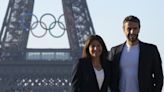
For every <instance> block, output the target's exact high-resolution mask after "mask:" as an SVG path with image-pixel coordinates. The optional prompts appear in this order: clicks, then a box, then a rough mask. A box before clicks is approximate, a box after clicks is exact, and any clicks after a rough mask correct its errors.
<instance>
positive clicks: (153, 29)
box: [0, 0, 164, 61]
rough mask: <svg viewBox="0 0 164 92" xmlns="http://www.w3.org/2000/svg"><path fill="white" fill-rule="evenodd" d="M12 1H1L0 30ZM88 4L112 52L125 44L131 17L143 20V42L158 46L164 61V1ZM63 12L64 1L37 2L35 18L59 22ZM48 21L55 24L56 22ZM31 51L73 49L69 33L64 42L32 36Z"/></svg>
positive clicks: (98, 1)
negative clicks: (126, 22) (124, 25)
mask: <svg viewBox="0 0 164 92" xmlns="http://www.w3.org/2000/svg"><path fill="white" fill-rule="evenodd" d="M8 1H9V0H0V2H3V4H1V6H0V12H1V15H0V16H1V17H0V28H1V23H2V21H3V17H4V14H5V10H6V8H5V7H7V3H8ZM87 3H88V8H89V11H90V15H91V18H92V22H93V25H94V28H95V31H96V33H97V34H99V35H100V36H102V37H103V39H104V41H105V43H106V45H107V48H108V50H110V48H111V47H112V46H115V45H117V44H120V43H122V42H124V41H125V39H126V38H125V36H124V34H123V30H122V21H123V19H124V18H125V17H126V16H128V15H135V16H137V17H138V18H139V19H140V20H141V30H140V34H139V39H140V40H141V41H145V42H148V43H153V44H156V45H157V46H158V49H159V52H160V54H161V57H162V60H163V61H164V48H163V47H164V42H163V41H162V39H164V35H163V32H162V31H164V27H163V21H164V17H163V16H164V12H163V10H162V9H164V0H87ZM61 10H62V6H61V0H49V1H48V0H35V6H34V14H35V15H36V16H37V17H41V15H43V14H44V13H52V14H53V15H55V17H56V18H58V17H59V16H60V15H61V14H62V13H63V11H61ZM45 20H49V21H51V20H52V19H51V18H48V19H45ZM33 21H35V20H34V19H33ZM62 21H64V19H63V20H62ZM38 29H39V27H38ZM59 34H60V32H59ZM30 35H31V34H30ZM38 42H41V43H38ZM54 44H55V45H54ZM54 46H55V47H54ZM31 47H41V48H47V47H48V48H69V45H68V39H67V35H66V33H65V34H64V36H63V37H61V38H53V37H50V35H49V34H48V33H47V35H46V36H45V37H44V38H39V39H38V38H35V37H33V36H30V38H29V42H28V48H31Z"/></svg>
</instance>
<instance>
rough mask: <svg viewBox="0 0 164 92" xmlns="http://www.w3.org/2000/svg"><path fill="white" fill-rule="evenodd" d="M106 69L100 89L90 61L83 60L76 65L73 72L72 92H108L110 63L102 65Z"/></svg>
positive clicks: (106, 62) (105, 62)
mask: <svg viewBox="0 0 164 92" xmlns="http://www.w3.org/2000/svg"><path fill="white" fill-rule="evenodd" d="M102 67H103V69H104V81H103V84H102V87H101V89H99V87H98V82H97V79H96V74H95V72H94V68H93V66H92V62H91V60H90V59H86V58H81V59H79V61H78V62H77V63H76V64H75V65H74V67H73V72H72V92H107V87H108V86H109V83H110V79H109V78H110V63H109V61H107V60H106V61H104V62H103V63H102Z"/></svg>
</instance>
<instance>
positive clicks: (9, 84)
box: [0, 0, 95, 92]
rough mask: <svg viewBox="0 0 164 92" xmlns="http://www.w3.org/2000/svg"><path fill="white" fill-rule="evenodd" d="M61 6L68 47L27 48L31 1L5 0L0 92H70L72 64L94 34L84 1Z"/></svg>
mask: <svg viewBox="0 0 164 92" xmlns="http://www.w3.org/2000/svg"><path fill="white" fill-rule="evenodd" d="M62 4H63V11H64V19H65V24H66V29H65V30H66V31H67V35H68V40H69V44H70V48H69V49H28V48H26V46H27V42H28V36H29V31H30V29H31V28H30V26H31V21H32V14H33V7H34V0H9V4H8V7H7V11H6V15H5V18H4V22H3V24H2V28H1V31H0V92H69V91H70V86H71V83H70V75H71V70H72V65H73V63H74V62H76V61H77V59H78V58H79V57H80V55H81V51H82V47H83V46H84V41H85V39H86V38H87V37H88V36H90V35H92V34H95V31H94V28H93V25H92V22H91V18H90V14H89V11H88V7H87V4H86V0H62ZM27 14H31V15H28V16H27ZM22 16H23V18H24V21H23V23H25V24H26V27H25V28H24V27H22V19H21V17H22ZM24 30H25V31H24Z"/></svg>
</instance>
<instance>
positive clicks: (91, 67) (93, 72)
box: [88, 60, 99, 90]
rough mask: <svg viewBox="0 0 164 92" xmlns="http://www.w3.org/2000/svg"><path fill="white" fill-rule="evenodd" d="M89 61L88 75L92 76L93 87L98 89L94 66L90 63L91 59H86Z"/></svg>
mask: <svg viewBox="0 0 164 92" xmlns="http://www.w3.org/2000/svg"><path fill="white" fill-rule="evenodd" d="M88 62H89V72H90V75H91V77H92V78H93V81H92V82H93V84H94V85H95V88H96V89H97V90H99V86H98V82H97V78H96V74H95V71H94V67H93V65H92V61H91V60H90V61H88Z"/></svg>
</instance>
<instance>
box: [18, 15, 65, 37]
mask: <svg viewBox="0 0 164 92" xmlns="http://www.w3.org/2000/svg"><path fill="white" fill-rule="evenodd" d="M28 16H30V17H32V18H31V24H30V25H29V26H28V25H27V23H28V21H27V20H28V19H27V18H29V17H28ZM47 16H49V17H52V18H53V22H51V23H50V24H49V26H48V25H47V24H46V23H45V22H44V21H43V18H45V17H47ZM62 17H64V15H63V14H62V15H60V16H59V18H58V20H56V18H55V16H54V15H52V14H51V13H45V14H43V15H42V16H41V17H40V19H39V20H38V18H37V16H36V15H34V14H31V13H25V14H24V15H22V16H20V25H21V27H22V28H23V30H25V31H31V33H32V35H33V36H34V37H37V38H41V37H43V36H45V35H46V34H47V31H49V33H50V35H51V36H52V37H54V38H60V37H62V36H63V35H64V33H65V31H66V26H65V24H64V23H63V22H61V18H62ZM32 19H34V22H33V21H32ZM38 24H40V27H41V28H42V29H44V30H45V32H43V33H42V34H41V35H37V34H36V33H34V29H35V28H37V26H39V25H38ZM56 24H58V26H59V28H60V29H61V30H63V31H62V32H61V33H60V34H58V35H55V32H53V31H52V29H54V28H55V27H56Z"/></svg>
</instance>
